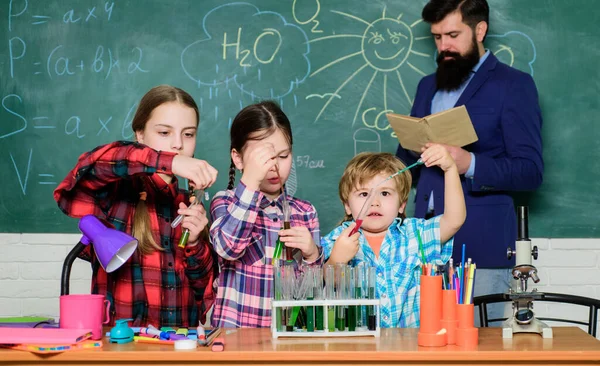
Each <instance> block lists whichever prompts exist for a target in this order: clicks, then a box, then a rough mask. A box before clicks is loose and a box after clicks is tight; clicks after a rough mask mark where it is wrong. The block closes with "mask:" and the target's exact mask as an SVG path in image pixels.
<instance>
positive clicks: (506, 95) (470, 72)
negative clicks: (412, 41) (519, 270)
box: [396, 0, 544, 318]
mask: <svg viewBox="0 0 600 366" xmlns="http://www.w3.org/2000/svg"><path fill="white" fill-rule="evenodd" d="M422 17H423V19H424V21H425V22H427V23H429V24H430V26H431V34H432V36H433V39H434V41H435V45H436V47H437V51H438V57H437V63H438V68H437V71H436V73H435V74H432V75H429V76H426V77H424V78H423V79H422V80H421V81H420V83H419V86H418V88H417V94H416V96H415V102H414V104H413V107H412V111H411V115H412V116H415V117H423V116H426V115H429V114H432V113H437V112H441V111H444V110H447V109H450V108H452V107H455V106H461V105H464V106H465V107H466V108H467V111H468V113H469V116H470V117H471V120H472V122H473V125H474V127H475V131H476V132H477V136H478V138H479V140H478V141H477V142H475V143H473V144H471V145H468V146H465V147H464V148H460V147H457V146H446V147H447V149H448V150H449V151H450V153H451V155H452V157H453V158H454V160H455V161H456V164H457V166H458V170H459V173H460V174H461V180H462V188H463V192H464V193H465V202H466V205H467V219H466V221H465V223H464V225H463V226H462V228H461V229H460V230H459V231H458V232H457V233H456V235H455V237H454V253H453V258H454V263H455V264H458V263H459V261H460V260H461V251H462V244H463V243H464V244H466V248H467V250H466V251H467V257H470V258H472V259H473V262H475V263H476V264H477V275H476V281H475V291H474V294H475V296H479V295H484V294H488V293H497V292H506V291H507V290H508V287H509V286H510V284H511V279H512V276H511V274H510V270H509V268H510V267H512V266H513V265H514V259H513V261H509V260H508V259H507V258H506V249H507V247H509V246H510V247H513V248H514V244H515V240H516V239H517V223H516V214H515V208H514V204H513V199H512V197H511V193H512V192H515V191H532V190H535V189H537V188H538V187H539V186H540V185H541V183H542V176H543V170H544V163H543V159H542V137H541V127H542V116H541V112H540V106H539V102H538V94H537V89H536V86H535V83H534V81H533V79H532V77H531V76H530V75H529V74H526V73H523V72H521V71H518V70H516V69H514V68H512V67H510V66H508V65H505V64H503V63H501V62H500V61H498V59H497V58H496V57H495V56H494V55H493V54H491V53H490V51H489V50H486V49H485V48H484V45H483V42H484V40H485V37H486V34H487V31H488V26H489V6H488V3H487V1H486V0H430V1H429V3H427V5H425V8H424V9H423V13H422ZM396 155H397V156H398V157H399V158H400V159H402V160H403V161H404V163H405V164H407V165H409V164H412V163H413V162H414V161H415V160H416V159H417V158H418V156H416V154H414V153H412V152H410V151H407V150H405V149H402V147H401V146H399V147H398V151H397V153H396ZM413 182H416V185H417V193H416V198H415V199H416V201H415V217H430V216H434V215H437V214H441V213H443V212H444V176H443V172H442V171H441V170H440V169H439V168H436V167H431V168H426V167H420V168H419V170H417V171H414V172H413ZM500 311H502V310H500ZM494 315H500V317H501V315H503V314H490V316H489V317H490V318H494V317H495V316H494Z"/></svg>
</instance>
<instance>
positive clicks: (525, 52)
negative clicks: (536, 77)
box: [485, 31, 537, 76]
mask: <svg viewBox="0 0 600 366" xmlns="http://www.w3.org/2000/svg"><path fill="white" fill-rule="evenodd" d="M485 45H486V48H488V49H489V50H490V51H491V52H492V53H493V54H494V55H496V57H498V59H499V60H500V61H502V62H504V63H505V64H507V65H510V66H512V67H514V68H517V69H519V70H521V71H523V72H526V73H528V74H530V75H531V76H533V63H534V62H535V60H536V57H537V52H536V49H535V44H534V43H533V40H532V39H531V37H529V36H528V35H527V34H525V33H523V32H519V31H509V32H506V33H504V34H488V36H487V38H486V42H485Z"/></svg>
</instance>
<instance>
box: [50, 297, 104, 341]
mask: <svg viewBox="0 0 600 366" xmlns="http://www.w3.org/2000/svg"><path fill="white" fill-rule="evenodd" d="M109 309H110V301H108V300H104V295H63V296H61V297H60V320H59V323H60V327H61V328H67V329H91V330H92V339H94V340H98V339H102V335H103V334H102V324H108V322H109V320H110V315H109ZM102 318H104V320H103V319H102Z"/></svg>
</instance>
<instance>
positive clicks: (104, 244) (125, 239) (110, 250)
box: [60, 215, 138, 296]
mask: <svg viewBox="0 0 600 366" xmlns="http://www.w3.org/2000/svg"><path fill="white" fill-rule="evenodd" d="M79 230H80V231H81V232H82V233H83V236H82V237H81V240H80V241H79V243H77V245H76V246H75V247H74V248H73V249H71V251H70V252H69V254H68V255H67V257H66V258H65V262H64V263H63V268H62V274H61V277H60V294H61V296H62V295H68V294H69V278H70V276H71V266H72V265H73V262H74V261H75V258H77V256H78V255H79V254H80V253H81V252H82V251H83V250H84V249H85V247H86V246H87V245H89V244H90V243H93V244H94V251H95V252H96V257H97V258H98V260H99V261H100V265H102V268H104V270H105V271H106V272H107V273H110V272H113V271H115V270H116V269H118V268H119V267H121V266H122V265H123V263H125V262H127V260H128V259H129V257H131V255H132V254H133V252H134V251H135V249H136V248H137V244H138V242H137V239H135V238H133V237H131V236H130V235H127V234H125V233H124V232H121V231H119V230H116V229H111V228H108V227H106V226H105V225H104V224H103V223H102V222H101V221H100V220H99V219H98V218H97V217H96V216H94V215H86V216H84V217H82V218H81V220H79Z"/></svg>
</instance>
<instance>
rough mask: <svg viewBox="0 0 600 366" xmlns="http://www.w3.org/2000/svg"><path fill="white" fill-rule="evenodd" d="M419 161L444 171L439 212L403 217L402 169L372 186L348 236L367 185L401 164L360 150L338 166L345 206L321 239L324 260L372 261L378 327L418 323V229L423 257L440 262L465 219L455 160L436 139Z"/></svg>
mask: <svg viewBox="0 0 600 366" xmlns="http://www.w3.org/2000/svg"><path fill="white" fill-rule="evenodd" d="M421 159H422V160H423V162H424V164H425V166H427V167H430V166H433V165H437V166H439V167H440V168H441V172H440V173H442V172H443V174H444V179H445V187H444V203H445V204H444V207H445V211H444V213H443V214H442V215H439V216H436V217H433V218H431V219H429V220H424V219H416V218H406V216H405V214H404V209H405V207H406V201H407V200H408V194H409V191H410V187H411V181H412V179H411V175H410V173H409V172H404V173H402V174H400V175H397V176H396V177H394V178H393V179H390V180H388V181H387V182H385V183H383V184H381V185H380V186H378V187H377V188H376V189H375V192H374V194H375V197H374V198H373V200H372V202H371V205H370V207H369V208H368V211H367V214H366V216H365V217H364V221H363V223H362V225H361V228H360V230H359V231H358V232H357V233H355V234H354V235H352V236H349V234H350V232H351V231H352V229H353V228H354V227H355V226H356V223H355V222H354V221H352V220H353V219H354V218H356V217H357V215H358V213H359V211H360V209H361V208H362V206H363V203H364V202H365V200H366V197H367V194H368V193H369V191H370V189H371V188H373V187H375V186H376V185H377V184H378V183H380V182H382V181H383V180H385V179H386V178H387V177H389V176H390V175H391V174H393V173H395V172H397V171H398V170H400V169H403V168H404V164H403V163H402V162H401V161H400V160H398V158H396V157H395V156H394V155H392V154H389V153H361V154H359V155H357V156H355V157H354V158H353V159H352V160H350V162H349V163H348V165H347V166H346V169H345V171H344V174H343V175H342V179H341V180H340V184H339V194H340V199H341V200H342V203H343V204H344V207H345V210H346V216H345V218H344V222H342V224H341V225H340V226H339V227H337V228H335V229H334V230H333V231H332V232H331V233H329V234H328V235H327V236H325V237H323V238H322V239H321V246H322V247H323V253H324V256H325V259H326V260H327V263H328V264H335V263H349V264H350V265H352V266H355V265H357V264H358V263H361V262H364V263H365V265H367V266H375V267H377V270H376V272H377V286H376V288H377V289H376V292H377V297H378V298H379V299H381V308H380V314H381V319H380V325H381V326H382V327H386V328H388V327H401V328H405V327H418V326H419V280H420V275H421V265H422V264H423V263H422V260H421V255H420V249H419V239H418V236H417V232H418V233H419V234H420V237H421V241H422V247H423V252H424V255H425V260H426V262H427V263H436V264H443V263H445V262H447V261H448V259H449V258H450V256H451V255H452V245H453V236H454V234H455V233H456V232H457V231H458V229H460V227H461V226H462V224H463V223H464V221H465V217H466V208H465V200H464V196H463V192H462V187H461V184H460V178H459V175H458V168H457V167H456V163H455V162H454V160H453V159H452V157H451V156H450V154H449V153H448V151H447V150H446V148H445V147H444V146H442V145H439V144H428V145H426V148H425V149H424V150H423V153H422V155H421Z"/></svg>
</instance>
